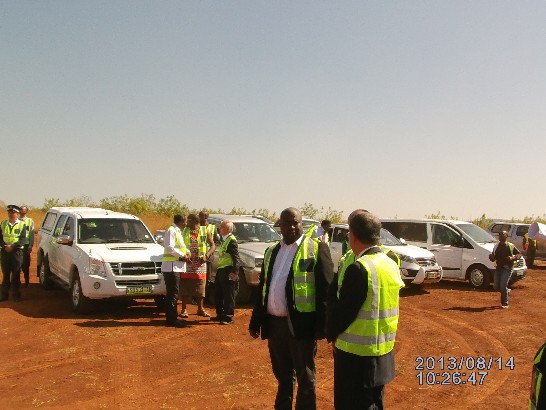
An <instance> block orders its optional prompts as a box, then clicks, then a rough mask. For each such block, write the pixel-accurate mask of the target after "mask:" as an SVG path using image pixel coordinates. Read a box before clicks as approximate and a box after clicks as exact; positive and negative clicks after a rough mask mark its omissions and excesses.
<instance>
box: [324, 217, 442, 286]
mask: <svg viewBox="0 0 546 410" xmlns="http://www.w3.org/2000/svg"><path fill="white" fill-rule="evenodd" d="M348 232H349V225H347V224H332V231H331V237H332V241H331V242H330V254H331V255H332V261H333V262H334V270H337V268H338V263H339V260H340V259H341V256H342V249H341V248H342V244H343V241H344V240H345V238H346V237H347V233H348ZM381 245H383V246H384V247H386V248H389V249H391V250H393V251H394V252H396V254H397V255H398V257H399V258H400V276H401V277H402V280H403V281H404V283H405V284H406V285H407V284H413V285H420V284H426V283H435V282H439V281H440V280H442V267H441V266H439V265H438V263H437V262H436V258H435V257H434V254H432V253H431V252H429V251H427V250H426V249H421V248H418V247H416V246H412V245H407V244H405V243H403V242H401V241H399V240H398V238H396V237H394V235H392V234H391V233H390V232H389V231H387V230H386V229H381Z"/></svg>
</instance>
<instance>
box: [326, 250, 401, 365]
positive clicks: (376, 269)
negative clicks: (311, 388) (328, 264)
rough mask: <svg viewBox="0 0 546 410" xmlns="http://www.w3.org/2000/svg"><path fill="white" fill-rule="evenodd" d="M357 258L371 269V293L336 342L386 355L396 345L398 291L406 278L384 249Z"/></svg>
mask: <svg viewBox="0 0 546 410" xmlns="http://www.w3.org/2000/svg"><path fill="white" fill-rule="evenodd" d="M357 262H358V263H360V264H361V265H362V266H363V267H364V268H365V269H366V270H367V271H368V293H367V295H366V300H365V301H364V303H363V304H362V306H361V307H360V310H359V312H358V315H357V317H356V319H355V320H354V321H353V323H351V325H349V327H348V328H347V329H346V330H345V331H344V332H343V333H341V334H340V335H338V337H337V339H336V343H335V346H336V348H337V349H339V350H342V351H344V352H348V353H352V354H355V355H358V356H383V355H385V354H387V353H389V352H390V351H391V350H392V349H394V341H395V338H396V330H397V328H398V314H399V310H398V306H399V296H398V293H399V291H400V288H403V287H404V282H402V279H401V278H400V273H399V270H398V267H397V266H396V263H395V262H394V261H393V260H392V259H390V258H389V257H388V256H387V255H385V253H383V252H379V253H375V254H371V255H364V256H362V257H360V258H359V259H358V260H357ZM349 265H350V264H348V263H346V261H345V263H344V266H343V269H342V271H341V272H340V274H339V277H338V298H339V289H340V288H341V284H342V283H343V277H344V275H345V271H346V270H347V267H348V266H349Z"/></svg>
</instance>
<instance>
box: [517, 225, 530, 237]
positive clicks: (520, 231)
mask: <svg viewBox="0 0 546 410" xmlns="http://www.w3.org/2000/svg"><path fill="white" fill-rule="evenodd" d="M528 231H529V227H528V226H526V225H520V226H518V229H516V236H525V234H526V233H527V232H528Z"/></svg>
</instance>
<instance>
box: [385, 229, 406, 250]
mask: <svg viewBox="0 0 546 410" xmlns="http://www.w3.org/2000/svg"><path fill="white" fill-rule="evenodd" d="M380 242H381V245H387V246H404V245H406V244H405V243H402V242H400V240H399V239H398V238H397V237H396V236H394V235H393V234H392V233H390V232H389V231H387V230H386V229H383V228H381V239H380Z"/></svg>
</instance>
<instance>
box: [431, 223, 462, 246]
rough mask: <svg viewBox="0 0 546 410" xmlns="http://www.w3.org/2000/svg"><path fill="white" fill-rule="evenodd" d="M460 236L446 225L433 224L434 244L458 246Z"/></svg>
mask: <svg viewBox="0 0 546 410" xmlns="http://www.w3.org/2000/svg"><path fill="white" fill-rule="evenodd" d="M459 238H460V237H459V235H457V233H455V232H453V231H452V230H451V229H449V228H448V227H447V226H445V225H440V224H432V244H433V245H449V246H457V245H458V244H459V243H460V240H459Z"/></svg>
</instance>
